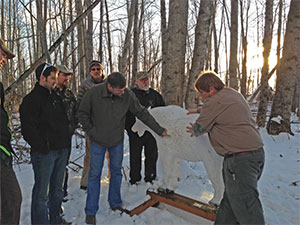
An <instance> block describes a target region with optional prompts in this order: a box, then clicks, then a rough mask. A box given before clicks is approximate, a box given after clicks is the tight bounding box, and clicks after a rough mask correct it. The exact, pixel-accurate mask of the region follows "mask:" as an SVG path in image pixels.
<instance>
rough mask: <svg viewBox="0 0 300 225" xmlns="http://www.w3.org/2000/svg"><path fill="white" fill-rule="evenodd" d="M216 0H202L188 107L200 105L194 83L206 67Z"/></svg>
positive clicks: (188, 87)
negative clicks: (205, 61)
mask: <svg viewBox="0 0 300 225" xmlns="http://www.w3.org/2000/svg"><path fill="white" fill-rule="evenodd" d="M214 7H215V6H214V1H211V0H202V1H201V2H200V9H199V14H198V19H197V26H196V30H195V46H194V52H193V59H192V66H191V71H190V76H189V79H188V84H187V93H186V99H185V104H186V108H187V109H188V108H195V107H197V106H198V103H199V99H198V94H197V93H196V92H195V91H194V85H193V84H194V83H195V80H196V79H197V77H198V75H199V73H200V72H201V71H202V70H203V68H204V60H205V57H206V54H207V48H208V34H209V29H210V26H211V19H212V14H213V10H214Z"/></svg>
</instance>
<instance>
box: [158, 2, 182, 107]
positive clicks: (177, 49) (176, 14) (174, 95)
mask: <svg viewBox="0 0 300 225" xmlns="http://www.w3.org/2000/svg"><path fill="white" fill-rule="evenodd" d="M187 18H188V1H181V0H173V1H170V5H169V25H168V40H167V42H168V50H167V59H166V60H167V64H168V65H167V68H168V73H167V74H162V79H164V83H163V84H164V86H163V87H162V93H163V95H164V98H165V102H166V104H167V105H180V106H182V105H183V77H184V70H185V52H186V36H187Z"/></svg>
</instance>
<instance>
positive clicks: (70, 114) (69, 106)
mask: <svg viewBox="0 0 300 225" xmlns="http://www.w3.org/2000/svg"><path fill="white" fill-rule="evenodd" d="M54 93H55V94H56V95H57V96H59V97H60V98H61V99H62V102H63V103H64V108H65V113H66V115H67V118H68V121H69V133H70V135H73V134H74V131H75V129H76V128H77V124H78V118H77V117H76V115H75V112H76V111H75V110H76V97H75V95H74V94H73V92H72V91H71V89H69V88H64V89H62V90H60V89H59V88H55V90H54Z"/></svg>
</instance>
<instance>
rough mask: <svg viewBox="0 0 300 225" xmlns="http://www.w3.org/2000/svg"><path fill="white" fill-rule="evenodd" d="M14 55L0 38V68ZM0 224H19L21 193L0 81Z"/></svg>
mask: <svg viewBox="0 0 300 225" xmlns="http://www.w3.org/2000/svg"><path fill="white" fill-rule="evenodd" d="M13 57H15V55H14V54H13V53H12V52H11V51H10V50H8V48H7V46H6V45H5V43H4V41H3V40H2V39H0V68H1V67H2V66H3V65H4V64H6V62H7V59H12V58H13ZM0 100H1V102H0V110H1V115H0V123H1V128H0V134H1V135H0V186H1V188H0V224H19V220H20V211H21V202H22V195H21V189H20V186H19V183H18V180H17V178H16V175H15V172H14V171H13V168H12V153H13V149H12V146H11V143H10V140H11V133H10V129H9V127H8V126H7V125H8V124H9V118H8V115H7V112H6V110H5V108H4V87H3V84H2V83H1V82H0Z"/></svg>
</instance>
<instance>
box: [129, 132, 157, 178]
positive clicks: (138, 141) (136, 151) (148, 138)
mask: <svg viewBox="0 0 300 225" xmlns="http://www.w3.org/2000/svg"><path fill="white" fill-rule="evenodd" d="M129 147H130V182H131V183H132V184H134V183H135V182H137V181H140V180H141V178H142V177H141V164H142V149H143V147H144V151H145V152H144V153H145V178H144V179H145V181H146V182H151V181H152V180H154V179H155V178H156V162H157V157H158V152H157V145H156V140H155V138H154V137H153V136H152V135H151V134H150V133H149V132H148V131H146V132H145V134H144V135H143V136H142V137H134V138H130V139H129Z"/></svg>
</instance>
